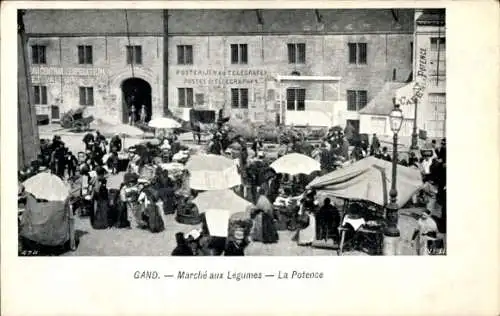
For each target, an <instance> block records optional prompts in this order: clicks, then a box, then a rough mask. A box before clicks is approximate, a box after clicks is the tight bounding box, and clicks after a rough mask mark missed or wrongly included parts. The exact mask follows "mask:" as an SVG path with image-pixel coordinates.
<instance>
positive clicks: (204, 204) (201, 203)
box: [193, 189, 253, 215]
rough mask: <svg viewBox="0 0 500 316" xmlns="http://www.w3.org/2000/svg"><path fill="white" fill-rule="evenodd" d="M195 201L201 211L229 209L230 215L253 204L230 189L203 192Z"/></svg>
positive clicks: (243, 210) (242, 210)
mask: <svg viewBox="0 0 500 316" xmlns="http://www.w3.org/2000/svg"><path fill="white" fill-rule="evenodd" d="M193 203H194V204H195V205H196V206H197V207H198V209H199V210H200V211H201V212H205V211H207V210H211V209H221V210H226V211H228V212H229V215H233V214H236V213H240V212H245V211H246V210H248V209H249V208H250V207H252V206H253V204H252V203H250V202H248V201H247V200H245V199H244V198H242V197H240V196H238V195H237V194H236V193H234V191H233V190H230V189H226V190H215V191H206V192H202V193H200V194H198V196H197V197H196V198H195V199H194V200H193Z"/></svg>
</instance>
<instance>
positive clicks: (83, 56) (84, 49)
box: [78, 45, 93, 65]
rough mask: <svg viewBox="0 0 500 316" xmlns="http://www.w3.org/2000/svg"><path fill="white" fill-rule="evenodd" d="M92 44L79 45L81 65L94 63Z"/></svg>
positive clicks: (79, 61)
mask: <svg viewBox="0 0 500 316" xmlns="http://www.w3.org/2000/svg"><path fill="white" fill-rule="evenodd" d="M92 55H93V54H92V46H90V45H79V46H78V63H79V64H80V65H92V63H93V56H92Z"/></svg>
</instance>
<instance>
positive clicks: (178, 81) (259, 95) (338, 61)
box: [168, 34, 412, 120]
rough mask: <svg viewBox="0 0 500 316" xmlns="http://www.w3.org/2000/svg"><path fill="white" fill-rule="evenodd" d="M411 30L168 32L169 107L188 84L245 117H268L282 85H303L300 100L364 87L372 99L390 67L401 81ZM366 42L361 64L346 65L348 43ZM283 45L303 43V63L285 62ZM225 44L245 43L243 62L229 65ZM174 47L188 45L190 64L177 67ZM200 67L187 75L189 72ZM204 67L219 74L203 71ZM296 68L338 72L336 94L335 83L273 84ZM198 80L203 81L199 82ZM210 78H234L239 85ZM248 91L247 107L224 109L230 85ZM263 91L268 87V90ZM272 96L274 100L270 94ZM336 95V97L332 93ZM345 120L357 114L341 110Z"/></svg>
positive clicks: (407, 60) (408, 67)
mask: <svg viewBox="0 0 500 316" xmlns="http://www.w3.org/2000/svg"><path fill="white" fill-rule="evenodd" d="M411 41H412V36H411V34H364V35H355V34H351V35H309V36H307V35H286V36H285V35H253V36H172V37H170V39H169V45H170V56H169V65H170V69H169V74H168V80H169V106H170V108H171V109H172V110H173V111H174V112H179V111H180V110H179V109H178V106H177V104H178V96H177V88H193V89H194V93H195V94H196V93H203V94H204V95H205V101H206V103H207V104H208V105H210V106H212V107H214V108H221V107H224V109H225V111H228V112H230V113H232V115H239V116H244V117H247V118H249V119H251V120H265V119H266V118H267V119H268V120H269V119H270V120H274V117H275V112H276V110H277V109H278V108H279V104H276V100H278V99H279V91H280V90H281V91H282V97H283V100H285V99H286V93H285V90H286V88H289V87H302V88H305V89H306V100H322V101H333V102H335V101H344V102H345V99H346V91H347V90H349V89H354V90H367V91H368V100H370V99H371V98H372V97H374V96H375V95H376V94H377V93H378V91H379V90H380V89H381V88H382V86H383V84H384V82H385V81H388V80H392V74H393V69H396V77H397V78H396V79H397V81H405V80H406V79H408V76H409V75H410V73H411V45H410V42H411ZM349 42H366V43H367V64H366V65H350V64H349V63H348V48H347V47H348V45H347V44H348V43H349ZM287 43H305V44H306V63H305V64H289V63H288V52H287ZM230 44H248V64H247V65H231V63H230ZM177 45H193V59H194V60H193V65H177ZM200 70H201V71H202V72H201V73H198V74H195V73H193V74H189V71H200ZM206 70H210V71H215V72H220V73H224V75H221V74H217V75H208V76H207V75H206V74H205V73H204V72H203V71H206ZM248 70H252V71H254V72H255V75H248V74H247V75H241V74H240V75H237V74H236V73H235V72H234V71H240V73H241V72H242V71H248ZM294 71H297V72H299V73H300V74H301V75H302V76H340V77H342V80H341V82H340V93H339V91H338V89H339V88H338V85H337V84H336V83H319V82H303V81H302V82H301V81H297V82H284V83H282V84H281V89H280V87H279V85H278V84H277V83H276V82H275V77H276V75H290V74H291V73H292V72H294ZM203 79H209V80H205V81H203ZM210 79H240V80H242V82H240V83H237V82H236V83H231V82H227V81H224V80H222V82H221V81H216V80H210ZM237 87H239V88H248V89H249V96H250V97H249V99H250V100H249V109H248V110H238V109H230V104H229V103H230V89H231V88H237ZM269 90H274V93H270V91H269ZM272 94H274V98H273V95H272ZM339 94H340V100H338V95H339ZM343 116H344V118H345V119H351V118H359V115H358V114H357V113H356V112H354V113H348V112H346V113H344V114H343Z"/></svg>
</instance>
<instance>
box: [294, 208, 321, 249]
mask: <svg viewBox="0 0 500 316" xmlns="http://www.w3.org/2000/svg"><path fill="white" fill-rule="evenodd" d="M305 214H306V215H307V217H308V222H309V224H308V225H307V227H306V228H303V229H301V230H299V232H298V239H297V244H298V245H299V246H309V245H311V244H312V243H313V241H314V240H316V218H315V217H314V215H313V212H312V210H311V209H305Z"/></svg>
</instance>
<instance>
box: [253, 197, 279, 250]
mask: <svg viewBox="0 0 500 316" xmlns="http://www.w3.org/2000/svg"><path fill="white" fill-rule="evenodd" d="M260 194H261V195H260V196H259V199H258V201H257V204H256V207H257V209H259V210H261V211H262V213H261V216H262V219H261V221H262V242H263V243H265V244H270V243H275V242H277V241H278V239H279V237H278V230H277V229H276V226H275V224H274V208H273V205H272V204H271V202H270V201H269V199H268V198H267V197H266V195H265V192H264V190H262V189H261V190H260Z"/></svg>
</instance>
